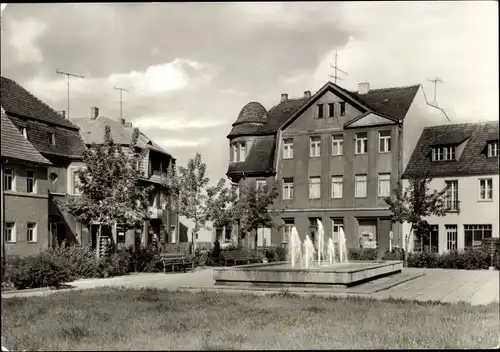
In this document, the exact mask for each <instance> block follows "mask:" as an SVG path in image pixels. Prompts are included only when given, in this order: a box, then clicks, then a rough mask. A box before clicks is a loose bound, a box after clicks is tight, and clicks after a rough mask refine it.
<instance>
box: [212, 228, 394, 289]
mask: <svg viewBox="0 0 500 352" xmlns="http://www.w3.org/2000/svg"><path fill="white" fill-rule="evenodd" d="M315 239H316V241H315V242H316V243H315V244H314V243H313V242H312V240H311V237H310V236H309V235H306V236H305V239H304V241H303V242H301V240H300V236H299V233H298V231H297V229H296V228H295V227H293V228H292V232H291V236H290V241H289V245H288V256H289V262H277V263H265V264H248V265H240V266H233V267H221V268H214V269H213V270H214V279H215V283H216V285H235V284H236V285H238V284H246V285H248V284H251V285H279V286H287V285H290V286H322V287H324V286H338V285H342V286H352V285H356V284H360V283H362V282H366V281H370V280H374V279H376V278H379V277H382V276H387V275H392V274H395V273H400V272H401V271H402V268H403V262H402V261H368V260H365V261H348V258H347V241H346V236H345V233H344V230H343V229H342V228H340V230H339V232H338V238H337V243H338V250H337V249H336V241H335V240H336V239H335V238H334V235H333V233H332V236H331V237H330V236H328V241H327V245H326V253H325V244H324V242H325V233H324V228H323V224H322V223H321V221H320V220H318V230H317V232H316V234H315ZM315 247H316V248H315ZM337 253H338V260H337Z"/></svg>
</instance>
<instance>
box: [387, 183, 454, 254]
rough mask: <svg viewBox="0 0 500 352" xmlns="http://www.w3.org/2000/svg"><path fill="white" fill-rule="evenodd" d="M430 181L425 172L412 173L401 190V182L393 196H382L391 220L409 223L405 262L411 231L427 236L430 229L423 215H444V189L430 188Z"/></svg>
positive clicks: (445, 210) (406, 236) (406, 235)
mask: <svg viewBox="0 0 500 352" xmlns="http://www.w3.org/2000/svg"><path fill="white" fill-rule="evenodd" d="M431 181H432V179H431V178H429V177H428V176H427V173H424V174H417V175H414V176H413V177H411V178H410V179H409V186H408V187H406V188H405V189H404V190H403V187H402V184H401V182H398V187H397V189H396V190H395V195H394V196H393V197H386V198H384V200H385V202H386V203H387V204H388V205H389V209H390V210H391V212H392V222H398V223H400V224H403V223H405V222H406V223H409V224H410V225H411V227H410V231H409V233H407V234H405V237H404V239H405V263H406V262H407V261H408V247H409V246H408V245H409V241H410V238H411V234H412V232H413V231H414V230H415V231H418V232H419V233H420V234H422V235H423V236H428V235H429V233H430V230H431V226H430V224H429V223H428V222H427V220H425V217H429V216H432V215H435V216H444V215H446V212H447V208H446V191H447V189H446V188H444V189H442V190H432V191H431V190H430V188H429V183H430V182H431Z"/></svg>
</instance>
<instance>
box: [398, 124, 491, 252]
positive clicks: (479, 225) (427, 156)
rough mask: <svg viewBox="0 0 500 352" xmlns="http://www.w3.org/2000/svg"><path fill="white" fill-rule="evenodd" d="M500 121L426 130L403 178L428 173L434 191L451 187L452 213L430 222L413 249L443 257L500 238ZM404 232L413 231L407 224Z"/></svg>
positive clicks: (417, 236)
mask: <svg viewBox="0 0 500 352" xmlns="http://www.w3.org/2000/svg"><path fill="white" fill-rule="evenodd" d="M498 133H499V130H498V121H494V122H483V123H466V124H454V125H446V126H435V127H429V128H425V129H424V130H423V132H422V134H421V136H420V139H419V141H418V144H417V146H416V148H415V151H414V152H413V154H412V156H411V159H410V162H409V164H408V166H407V168H406V170H405V173H404V174H403V180H404V182H403V184H404V185H405V186H407V184H408V181H407V179H408V178H411V177H412V176H416V175H422V174H424V173H427V175H428V176H429V177H430V178H432V180H431V182H430V184H429V187H430V189H436V190H442V189H444V188H446V189H447V193H446V197H447V200H446V206H447V208H448V212H447V214H446V215H445V216H443V217H438V216H431V217H429V218H428V219H426V220H427V221H428V222H429V224H431V226H432V231H431V232H430V233H429V234H426V235H423V234H420V233H415V234H414V235H413V236H412V238H410V249H411V250H414V251H421V250H430V251H432V252H439V253H443V252H446V251H449V250H457V249H458V250H460V249H464V248H471V247H479V246H481V243H482V240H483V239H485V238H490V237H499V232H500V227H499V226H500V223H499V215H498V214H499V211H500V208H499V199H498V190H499V187H500V184H499V183H498V182H499V176H498V174H499V159H498V155H499V154H498V139H499V135H498ZM403 233H404V234H408V233H410V225H409V224H404V226H403Z"/></svg>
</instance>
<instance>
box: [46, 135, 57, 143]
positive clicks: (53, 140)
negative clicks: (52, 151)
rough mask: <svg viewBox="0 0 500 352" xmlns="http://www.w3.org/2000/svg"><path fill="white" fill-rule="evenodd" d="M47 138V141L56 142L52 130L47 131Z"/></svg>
mask: <svg viewBox="0 0 500 352" xmlns="http://www.w3.org/2000/svg"><path fill="white" fill-rule="evenodd" d="M47 138H48V139H49V143H50V144H52V145H55V144H56V138H55V136H54V133H52V132H47Z"/></svg>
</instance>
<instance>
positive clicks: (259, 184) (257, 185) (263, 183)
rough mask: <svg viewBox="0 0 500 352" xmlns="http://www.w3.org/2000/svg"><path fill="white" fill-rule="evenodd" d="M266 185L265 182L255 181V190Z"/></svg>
mask: <svg viewBox="0 0 500 352" xmlns="http://www.w3.org/2000/svg"><path fill="white" fill-rule="evenodd" d="M265 185H266V180H257V181H255V188H257V189H259V188H262V187H264V186H265Z"/></svg>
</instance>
